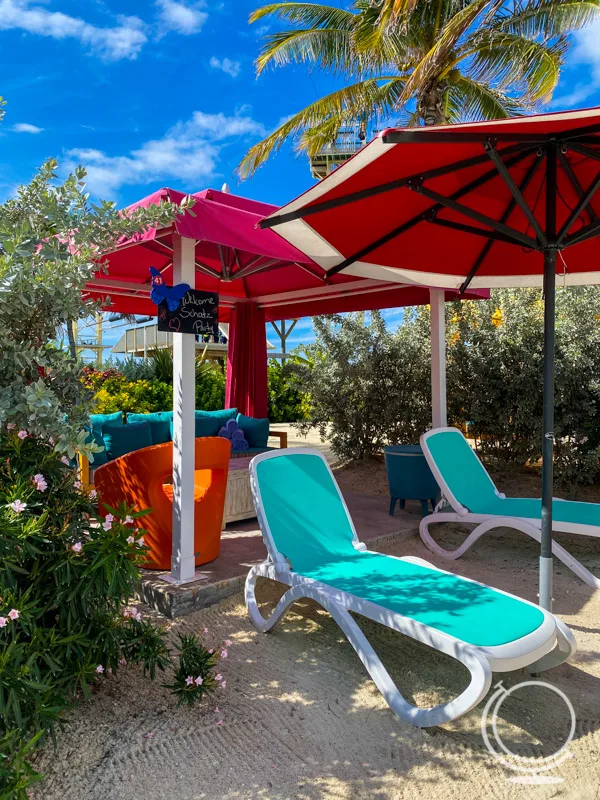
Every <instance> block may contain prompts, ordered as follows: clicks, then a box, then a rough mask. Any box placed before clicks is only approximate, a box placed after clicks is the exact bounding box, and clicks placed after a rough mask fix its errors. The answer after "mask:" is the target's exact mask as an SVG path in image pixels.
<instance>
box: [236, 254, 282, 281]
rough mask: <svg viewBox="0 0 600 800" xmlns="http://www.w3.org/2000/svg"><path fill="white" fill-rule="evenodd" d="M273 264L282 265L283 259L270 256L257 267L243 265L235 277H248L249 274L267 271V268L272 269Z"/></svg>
mask: <svg viewBox="0 0 600 800" xmlns="http://www.w3.org/2000/svg"><path fill="white" fill-rule="evenodd" d="M273 266H278V267H279V266H281V261H280V260H279V259H277V258H269V259H267V260H266V261H264V262H263V263H262V264H258V265H257V266H255V267H243V269H241V270H240V271H239V272H236V274H235V277H236V279H237V278H247V277H248V275H256V273H257V272H265V271H266V270H269V269H272V268H273Z"/></svg>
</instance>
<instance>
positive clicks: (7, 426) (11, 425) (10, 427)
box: [6, 422, 17, 431]
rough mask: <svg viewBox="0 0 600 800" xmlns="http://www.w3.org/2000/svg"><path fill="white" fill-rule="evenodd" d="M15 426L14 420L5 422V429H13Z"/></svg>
mask: <svg viewBox="0 0 600 800" xmlns="http://www.w3.org/2000/svg"><path fill="white" fill-rule="evenodd" d="M16 427H17V426H16V425H15V423H14V422H7V423H6V430H7V431H14V429H15V428H16Z"/></svg>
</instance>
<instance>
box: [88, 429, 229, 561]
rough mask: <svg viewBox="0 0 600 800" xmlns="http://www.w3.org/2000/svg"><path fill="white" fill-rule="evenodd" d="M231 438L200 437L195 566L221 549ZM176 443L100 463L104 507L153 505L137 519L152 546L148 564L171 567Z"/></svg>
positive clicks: (196, 472) (98, 482)
mask: <svg viewBox="0 0 600 800" xmlns="http://www.w3.org/2000/svg"><path fill="white" fill-rule="evenodd" d="M230 457H231V443H230V442H229V441H228V440H227V439H221V438H219V437H216V436H215V437H208V436H206V437H202V438H199V439H196V463H195V470H194V551H195V553H196V566H199V565H200V564H208V562H209V561H214V560H215V558H217V556H218V555H219V550H220V548H221V527H222V522H223V509H224V506H225V491H226V489H227V473H228V471H229V459H230ZM172 473H173V443H172V442H166V443H165V444H157V445H154V446H153V447H144V448H142V449H141V450H135V451H134V452H133V453H128V454H127V455H125V456H121V457H120V458H116V459H115V460H114V461H109V462H108V464H104V465H103V466H101V467H98V469H97V470H96V474H95V485H96V489H97V490H98V494H99V499H100V508H101V510H102V511H104V510H105V509H103V508H102V506H103V505H104V504H105V505H108V506H112V507H113V508H114V507H116V506H118V505H119V504H120V503H122V502H125V503H127V505H128V506H129V507H133V508H135V510H136V511H143V510H145V509H147V508H150V509H152V511H151V513H150V514H147V515H146V516H144V517H141V518H140V519H139V520H138V527H140V528H143V529H144V530H145V534H144V541H145V543H146V545H147V546H148V547H149V548H150V550H149V553H148V560H147V561H146V562H145V563H144V566H145V567H146V568H148V569H171V550H172V525H173V486H172V484H171V483H168V482H167V481H170V480H171V476H172Z"/></svg>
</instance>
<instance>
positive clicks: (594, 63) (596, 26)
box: [571, 20, 600, 94]
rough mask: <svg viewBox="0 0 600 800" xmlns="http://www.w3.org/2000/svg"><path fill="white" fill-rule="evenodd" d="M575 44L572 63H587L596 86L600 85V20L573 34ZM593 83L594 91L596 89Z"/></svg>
mask: <svg viewBox="0 0 600 800" xmlns="http://www.w3.org/2000/svg"><path fill="white" fill-rule="evenodd" d="M573 39H574V41H575V46H574V48H573V50H572V56H571V58H572V63H574V64H578V63H579V64H587V65H589V67H590V68H591V71H592V78H593V81H594V83H595V86H598V85H600V20H599V21H597V22H593V23H592V24H591V25H589V26H588V27H587V28H583V30H580V31H576V32H575V33H574V34H573ZM594 88H595V87H594V84H592V90H591V92H590V94H591V93H592V91H593V89H594Z"/></svg>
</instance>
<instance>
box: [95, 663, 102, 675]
mask: <svg viewBox="0 0 600 800" xmlns="http://www.w3.org/2000/svg"><path fill="white" fill-rule="evenodd" d="M96 672H97V673H98V675H102V673H103V672H104V667H103V666H102V664H98V666H97V667H96Z"/></svg>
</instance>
